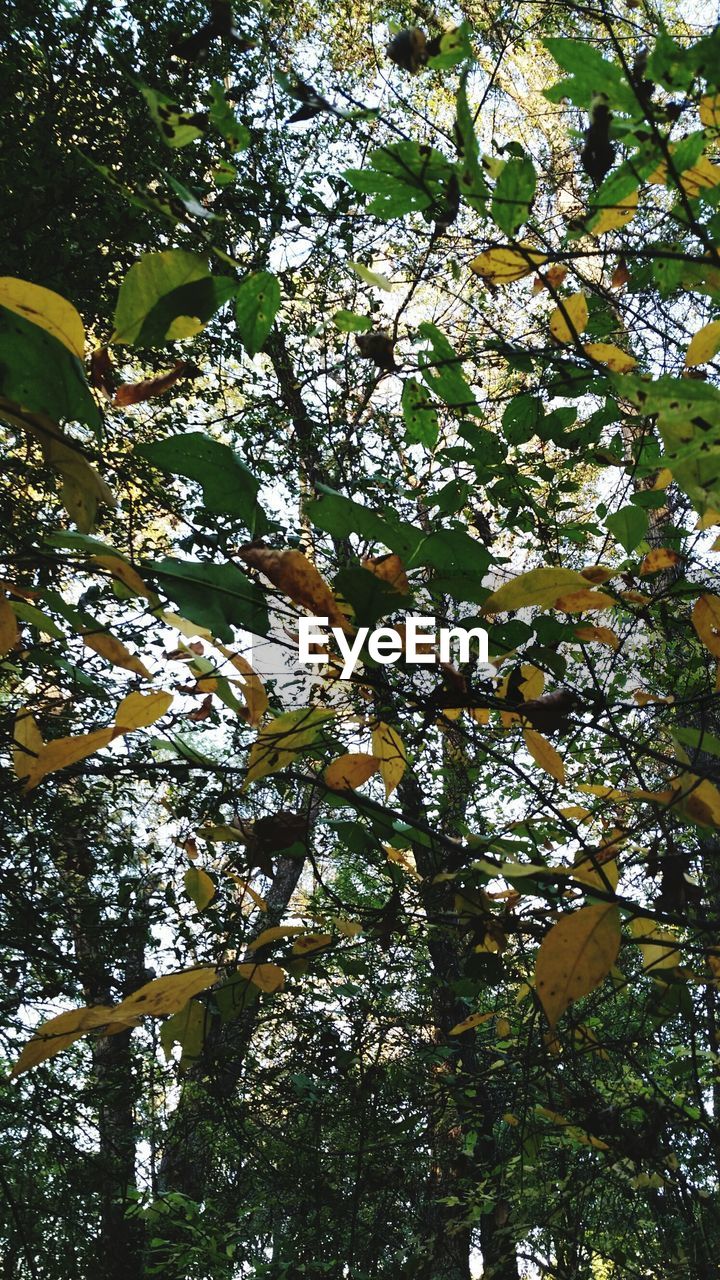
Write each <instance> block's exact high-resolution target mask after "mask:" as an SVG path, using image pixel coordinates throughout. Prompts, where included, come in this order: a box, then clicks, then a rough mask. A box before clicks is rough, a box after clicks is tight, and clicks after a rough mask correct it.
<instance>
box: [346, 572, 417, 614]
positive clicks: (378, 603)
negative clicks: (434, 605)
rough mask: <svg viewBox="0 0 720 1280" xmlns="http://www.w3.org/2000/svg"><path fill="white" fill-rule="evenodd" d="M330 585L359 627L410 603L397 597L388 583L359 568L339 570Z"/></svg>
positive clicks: (399, 595) (398, 595)
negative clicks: (350, 608)
mask: <svg viewBox="0 0 720 1280" xmlns="http://www.w3.org/2000/svg"><path fill="white" fill-rule="evenodd" d="M333 585H334V587H335V590H336V591H338V592H339V593H340V595H341V596H342V597H343V599H344V600H347V601H348V604H350V605H351V606H352V611H353V613H354V614H355V621H356V622H357V624H358V626H360V627H374V626H375V623H376V622H378V621H379V620H380V618H386V617H387V616H388V614H390V613H397V612H398V610H400V609H407V607H408V605H409V603H410V601H409V597H408V596H404V595H401V594H400V593H399V592H398V591H396V590H395V588H394V587H393V586H391V584H390V583H389V582H386V581H385V580H384V579H383V578H379V577H378V575H377V574H376V573H371V572H370V570H369V569H363V568H360V567H359V566H356V567H354V568H351V569H341V570H340V572H339V573H338V574H336V576H335V579H334V584H333Z"/></svg>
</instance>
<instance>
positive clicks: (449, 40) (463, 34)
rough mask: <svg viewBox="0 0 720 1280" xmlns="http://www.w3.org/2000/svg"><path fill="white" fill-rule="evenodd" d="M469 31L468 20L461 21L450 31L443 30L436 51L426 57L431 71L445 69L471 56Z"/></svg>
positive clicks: (470, 28)
mask: <svg viewBox="0 0 720 1280" xmlns="http://www.w3.org/2000/svg"><path fill="white" fill-rule="evenodd" d="M471 32H472V27H471V26H470V23H469V22H462V23H461V24H460V26H459V27H455V28H454V29H453V30H452V31H445V32H444V33H443V35H441V37H440V48H439V50H438V52H437V53H434V54H433V55H432V56H431V57H430V58H428V60H427V65H428V66H429V67H430V68H431V69H432V70H433V71H446V70H447V69H448V68H449V67H456V66H457V64H458V63H459V62H465V61H466V59H468V58H472V57H473V56H474V55H473V51H472V45H471V44H470V34H471Z"/></svg>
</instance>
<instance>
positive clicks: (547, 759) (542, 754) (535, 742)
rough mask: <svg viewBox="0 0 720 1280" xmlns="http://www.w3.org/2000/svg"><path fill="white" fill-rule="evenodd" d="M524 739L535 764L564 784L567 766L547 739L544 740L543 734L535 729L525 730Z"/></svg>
mask: <svg viewBox="0 0 720 1280" xmlns="http://www.w3.org/2000/svg"><path fill="white" fill-rule="evenodd" d="M523 738H524V739H525V746H526V747H527V749H528V751H529V752H530V755H531V756H532V758H533V760H534V761H535V763H536V764H538V765H539V766H540V768H541V769H544V770H545V772H546V773H549V774H550V777H551V778H556V779H557V781H558V782H564V781H565V765H564V764H563V762H562V760H561V758H560V756H559V755H558V753H557V751H556V750H555V748H554V747H553V746H552V745H551V744H550V743H549V742H548V740H547V738H543V736H542V734H541V733H537V732H536V730H535V729H523Z"/></svg>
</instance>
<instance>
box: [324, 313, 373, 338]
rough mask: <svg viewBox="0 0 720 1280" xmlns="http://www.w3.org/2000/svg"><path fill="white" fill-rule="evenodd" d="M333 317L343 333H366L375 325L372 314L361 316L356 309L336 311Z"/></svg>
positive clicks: (334, 322) (336, 326) (337, 327)
mask: <svg viewBox="0 0 720 1280" xmlns="http://www.w3.org/2000/svg"><path fill="white" fill-rule="evenodd" d="M332 319H333V324H334V325H335V328H336V329H339V330H340V332H341V333H365V332H366V331H367V330H368V329H372V325H373V322H372V317H371V316H359V315H357V313H356V312H355V311H336V312H335V315H334V316H333V318H332Z"/></svg>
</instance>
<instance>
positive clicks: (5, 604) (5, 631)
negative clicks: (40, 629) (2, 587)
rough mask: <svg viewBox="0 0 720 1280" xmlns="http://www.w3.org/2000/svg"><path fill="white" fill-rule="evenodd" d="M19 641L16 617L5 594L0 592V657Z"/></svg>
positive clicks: (13, 647)
mask: <svg viewBox="0 0 720 1280" xmlns="http://www.w3.org/2000/svg"><path fill="white" fill-rule="evenodd" d="M19 643H20V632H19V630H18V624H17V617H16V615H15V610H14V609H13V607H12V605H11V604H10V601H9V600H8V598H7V596H5V595H2V594H1V593H0V658H4V657H5V654H6V653H10V652H11V650H13V649H15V648H16V647H17V645H18V644H19Z"/></svg>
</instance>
